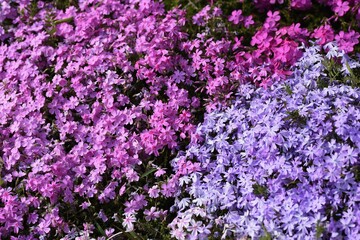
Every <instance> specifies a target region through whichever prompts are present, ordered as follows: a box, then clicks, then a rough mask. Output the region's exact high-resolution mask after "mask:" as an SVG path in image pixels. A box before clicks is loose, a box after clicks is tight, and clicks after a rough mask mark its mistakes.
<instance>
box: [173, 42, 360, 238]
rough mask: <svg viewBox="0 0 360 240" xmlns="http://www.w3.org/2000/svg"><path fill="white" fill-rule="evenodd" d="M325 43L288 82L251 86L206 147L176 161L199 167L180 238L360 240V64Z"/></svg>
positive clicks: (219, 114) (186, 181)
mask: <svg viewBox="0 0 360 240" xmlns="http://www.w3.org/2000/svg"><path fill="white" fill-rule="evenodd" d="M325 46H326V48H325V49H327V50H328V53H327V55H326V56H323V55H321V54H319V51H320V47H318V46H314V47H310V48H308V49H306V51H305V53H304V56H303V57H302V58H301V59H300V61H299V62H298V63H297V64H296V65H295V69H294V74H293V76H292V77H291V78H288V79H287V81H286V82H282V83H276V84H274V85H272V86H271V88H270V89H267V90H264V89H261V88H260V89H255V88H254V86H252V85H249V84H246V85H242V86H241V87H240V88H239V92H238V98H237V99H236V101H235V102H234V104H233V105H231V106H230V107H229V108H227V109H225V110H223V111H214V112H212V113H209V114H207V115H206V116H205V120H204V122H203V123H202V124H201V125H199V127H198V129H197V133H198V134H199V135H200V137H201V138H202V140H201V141H199V142H198V143H194V144H191V145H190V146H189V148H188V150H187V151H186V152H184V153H181V154H179V156H178V157H177V158H176V159H175V160H174V165H175V168H178V167H181V166H182V164H183V162H184V161H186V160H189V159H191V160H192V161H194V162H196V163H197V164H199V168H198V171H196V172H194V173H192V174H188V175H185V176H183V177H181V178H180V185H181V187H182V188H181V191H179V194H180V196H181V197H179V198H178V199H177V200H176V204H175V207H176V209H177V210H178V216H177V217H176V218H175V220H174V221H173V222H172V223H171V224H170V226H171V228H172V235H173V236H174V237H176V238H177V239H199V238H200V239H204V238H207V237H214V236H215V238H216V237H217V238H219V237H222V238H226V237H229V239H233V238H235V237H236V238H242V237H251V238H256V239H258V238H261V239H273V238H275V239H343V238H347V239H358V238H359V236H360V229H359V220H360V219H359V213H360V209H359V201H360V199H359V191H358V190H359V187H360V179H359V173H360V172H359V154H360V149H359V147H360V145H359V131H360V121H359V120H360V106H359V96H360V92H359V88H358V87H359V84H360V76H359V73H358V72H357V74H355V73H354V70H353V68H355V69H359V67H360V63H359V62H356V61H352V60H350V59H349V58H348V57H347V56H346V55H343V54H341V53H339V52H338V49H337V47H336V46H333V45H332V44H328V45H325ZM325 62H326V63H329V62H331V63H332V64H335V65H337V66H338V68H337V72H336V75H334V74H335V72H329V71H328V70H329V69H328V67H329V66H328V65H327V64H325ZM336 62H337V63H336ZM335 76H336V77H335ZM185 193H187V194H185Z"/></svg>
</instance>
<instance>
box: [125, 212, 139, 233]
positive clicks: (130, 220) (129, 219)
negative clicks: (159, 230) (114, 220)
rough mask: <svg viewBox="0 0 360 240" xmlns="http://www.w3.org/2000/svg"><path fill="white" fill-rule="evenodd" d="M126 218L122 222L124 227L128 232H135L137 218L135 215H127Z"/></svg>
mask: <svg viewBox="0 0 360 240" xmlns="http://www.w3.org/2000/svg"><path fill="white" fill-rule="evenodd" d="M124 215H125V218H124V220H123V222H122V226H123V227H124V228H126V232H131V231H133V230H134V222H135V221H136V217H135V216H134V214H133V213H125V214H124Z"/></svg>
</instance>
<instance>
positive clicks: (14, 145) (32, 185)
mask: <svg viewBox="0 0 360 240" xmlns="http://www.w3.org/2000/svg"><path fill="white" fill-rule="evenodd" d="M2 2H3V5H4V6H6V3H5V2H4V1H2ZM11 4H13V6H14V7H15V6H16V7H17V8H19V9H21V4H22V1H13V2H12V3H11ZM34 4H35V5H34ZM14 9H16V8H14ZM14 9H10V10H9V11H5V9H4V13H3V14H4V17H6V18H7V19H8V20H9V21H11V19H10V18H9V14H10V15H11V14H12V13H13V12H14V11H13V10H14ZM19 12H20V13H19V15H18V16H15V17H14V19H13V20H12V21H13V23H12V24H13V25H12V26H7V38H6V41H5V44H2V45H1V46H0V59H1V60H0V76H1V79H2V80H1V82H0V96H1V97H0V98H1V104H0V111H1V112H2V114H1V117H0V142H1V143H0V157H1V163H2V168H1V180H2V184H1V186H0V190H1V192H2V194H1V200H0V212H1V214H0V238H5V237H8V236H10V235H14V234H15V235H17V236H18V237H19V239H27V238H28V237H31V238H38V237H44V236H54V235H56V234H57V235H59V236H61V235H64V234H70V235H71V234H72V232H78V233H79V232H83V235H84V236H85V235H86V234H88V235H89V234H90V235H91V234H92V233H94V234H95V228H94V226H95V223H96V224H97V225H98V226H100V228H104V232H113V230H114V228H115V227H116V226H121V225H123V226H124V228H123V229H122V230H124V231H125V230H127V231H132V230H133V229H134V226H133V224H132V223H133V222H134V221H136V218H137V217H138V215H141V216H142V215H145V216H147V217H145V220H150V219H152V220H153V219H159V220H161V221H162V219H164V218H165V216H166V212H167V211H166V209H165V210H164V209H162V207H161V205H159V204H156V206H155V204H154V200H153V198H156V197H159V195H160V196H162V195H163V194H165V195H167V194H168V193H167V191H166V190H163V189H160V190H159V191H158V192H156V188H157V185H156V184H155V183H157V182H161V181H162V179H164V176H163V175H164V173H165V170H166V169H164V168H166V166H167V163H166V160H165V161H164V156H165V155H166V154H169V155H170V154H171V150H172V149H175V148H176V147H177V146H178V142H179V140H180V139H188V138H189V136H190V135H191V133H192V132H194V126H193V125H192V123H191V113H190V111H191V109H192V108H193V107H198V106H199V103H198V102H199V100H198V99H197V97H196V96H189V93H188V89H187V88H188V86H189V85H190V82H189V75H191V74H192V67H191V66H190V65H189V64H188V63H187V61H186V59H184V58H183V57H182V56H181V55H180V54H178V53H176V52H175V50H176V49H177V46H178V45H179V44H180V42H182V41H183V40H184V39H185V38H186V34H185V33H184V32H182V26H183V25H184V21H185V18H184V14H185V13H184V11H182V10H179V9H174V10H172V11H169V12H166V13H165V12H164V6H163V5H162V4H160V3H158V2H153V1H140V2H139V1H130V2H126V3H120V2H119V1H102V2H101V4H99V3H95V2H93V1H81V2H79V5H78V6H77V7H75V6H70V7H68V8H66V10H64V11H62V10H57V8H55V7H54V6H52V5H51V3H43V2H38V3H33V2H32V3H31V5H30V7H29V8H22V9H21V10H19ZM5 14H6V15H5ZM11 16H12V15H11ZM174 49H175V50H174ZM160 155H161V158H160V157H159V156H160ZM158 157H159V158H158ZM160 159H161V160H160ZM149 189H152V190H153V191H150V190H149ZM144 208H146V209H148V210H147V211H144V212H143V210H144ZM114 209H115V211H114ZM140 210H141V211H140ZM149 211H150V212H149ZM117 215H119V216H118V217H117ZM93 217H95V220H94V219H93ZM145 220H144V221H145ZM81 221H82V222H81ZM83 224H86V227H85V225H84V227H83ZM85 228H86V229H85ZM96 229H97V231H100V230H99V227H97V228H96ZM99 233H100V232H98V233H97V234H96V235H98V234H99ZM96 235H95V236H96Z"/></svg>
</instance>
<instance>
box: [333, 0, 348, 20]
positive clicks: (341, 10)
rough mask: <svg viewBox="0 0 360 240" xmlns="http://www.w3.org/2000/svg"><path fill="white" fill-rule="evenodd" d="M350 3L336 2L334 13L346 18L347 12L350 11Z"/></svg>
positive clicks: (338, 0) (339, 0)
mask: <svg viewBox="0 0 360 240" xmlns="http://www.w3.org/2000/svg"><path fill="white" fill-rule="evenodd" d="M349 9H350V7H349V2H347V1H344V2H342V1H341V0H337V1H336V5H335V7H334V12H335V13H337V14H338V15H339V16H340V17H342V16H344V15H345V13H346V12H347V11H349Z"/></svg>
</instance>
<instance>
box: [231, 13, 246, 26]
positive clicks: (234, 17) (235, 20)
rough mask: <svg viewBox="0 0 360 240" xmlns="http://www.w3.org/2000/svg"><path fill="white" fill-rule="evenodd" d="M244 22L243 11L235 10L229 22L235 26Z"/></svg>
mask: <svg viewBox="0 0 360 240" xmlns="http://www.w3.org/2000/svg"><path fill="white" fill-rule="evenodd" d="M243 20H244V17H243V16H242V11H241V10H235V11H233V12H232V13H231V16H230V17H229V21H230V22H232V23H233V24H239V23H240V22H242V21H243Z"/></svg>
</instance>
